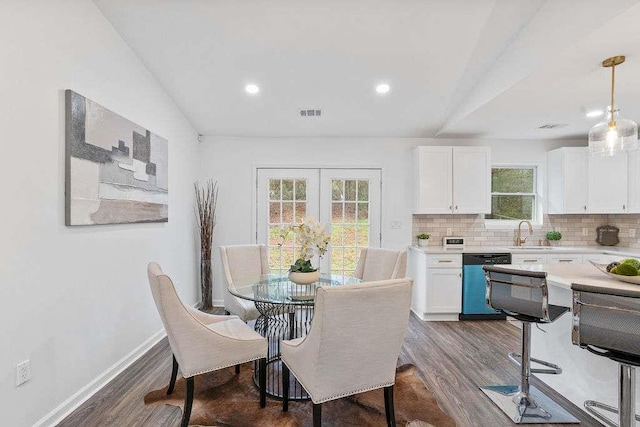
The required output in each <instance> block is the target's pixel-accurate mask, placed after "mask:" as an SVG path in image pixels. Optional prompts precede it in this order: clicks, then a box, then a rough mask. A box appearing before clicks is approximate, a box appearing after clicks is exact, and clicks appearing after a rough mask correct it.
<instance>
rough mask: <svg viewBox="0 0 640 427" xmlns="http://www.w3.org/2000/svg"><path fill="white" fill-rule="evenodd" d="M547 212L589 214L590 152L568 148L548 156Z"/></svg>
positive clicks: (552, 152)
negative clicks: (588, 176) (588, 174)
mask: <svg viewBox="0 0 640 427" xmlns="http://www.w3.org/2000/svg"><path fill="white" fill-rule="evenodd" d="M547 183H548V189H547V194H548V199H547V200H548V201H547V203H548V205H547V213H550V214H569V213H587V152H586V151H585V149H584V148H583V147H564V148H559V149H557V150H553V151H549V152H548V153H547Z"/></svg>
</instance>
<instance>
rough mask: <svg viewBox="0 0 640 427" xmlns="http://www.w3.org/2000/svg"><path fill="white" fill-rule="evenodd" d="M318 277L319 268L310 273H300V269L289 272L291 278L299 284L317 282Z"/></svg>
mask: <svg viewBox="0 0 640 427" xmlns="http://www.w3.org/2000/svg"><path fill="white" fill-rule="evenodd" d="M318 279H320V272H319V271H318V270H316V271H312V272H310V273H300V272H299V271H292V272H290V273H289V280H290V281H292V282H293V283H296V284H298V285H311V284H313V283H316V282H317V281H318Z"/></svg>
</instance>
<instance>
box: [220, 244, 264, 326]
mask: <svg viewBox="0 0 640 427" xmlns="http://www.w3.org/2000/svg"><path fill="white" fill-rule="evenodd" d="M220 260H221V262H222V269H223V270H224V278H225V281H226V284H227V288H226V289H225V292H224V309H225V310H226V311H227V312H228V313H231V314H235V315H236V316H238V317H239V318H240V319H241V320H242V321H243V322H248V321H249V320H255V319H257V318H258V316H259V315H260V313H259V312H258V310H257V309H256V306H255V304H254V303H253V302H251V301H248V300H244V299H241V298H237V297H235V296H233V295H231V294H230V293H229V290H228V289H229V288H231V287H233V286H235V284H236V283H249V282H252V281H257V280H259V279H260V276H261V275H263V274H269V259H268V257H267V247H266V246H265V245H234V246H220Z"/></svg>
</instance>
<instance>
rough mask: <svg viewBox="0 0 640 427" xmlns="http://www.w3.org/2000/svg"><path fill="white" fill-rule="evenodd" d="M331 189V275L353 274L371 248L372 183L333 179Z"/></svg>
mask: <svg viewBox="0 0 640 427" xmlns="http://www.w3.org/2000/svg"><path fill="white" fill-rule="evenodd" d="M331 188H332V199H333V202H332V205H331V272H332V273H337V274H346V275H353V273H354V271H355V268H356V264H357V262H358V256H359V254H360V250H361V248H363V247H367V246H369V208H370V206H369V181H368V180H359V179H334V180H333V181H332V183H331Z"/></svg>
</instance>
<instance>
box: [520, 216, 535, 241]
mask: <svg viewBox="0 0 640 427" xmlns="http://www.w3.org/2000/svg"><path fill="white" fill-rule="evenodd" d="M523 222H526V223H527V225H528V226H529V235H528V236H527V237H531V236H533V225H532V224H531V221H527V220H523V221H520V224H518V232H517V233H516V246H522V245H524V242H526V241H527V237H525V238H524V239H523V238H522V237H521V236H522V231H521V230H520V227H522V223H523Z"/></svg>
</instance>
